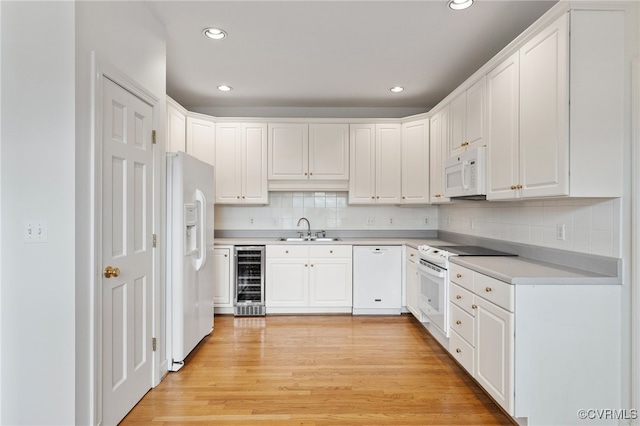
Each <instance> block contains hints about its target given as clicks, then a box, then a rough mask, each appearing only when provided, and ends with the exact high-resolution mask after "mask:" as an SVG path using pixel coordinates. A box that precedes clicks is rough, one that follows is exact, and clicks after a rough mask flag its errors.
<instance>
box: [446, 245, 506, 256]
mask: <svg viewBox="0 0 640 426" xmlns="http://www.w3.org/2000/svg"><path fill="white" fill-rule="evenodd" d="M438 248H439V249H440V250H444V251H448V252H450V253H453V254H457V255H458V256H517V254H513V253H507V252H503V251H497V250H491V249H488V248H484V247H479V246H442V247H438Z"/></svg>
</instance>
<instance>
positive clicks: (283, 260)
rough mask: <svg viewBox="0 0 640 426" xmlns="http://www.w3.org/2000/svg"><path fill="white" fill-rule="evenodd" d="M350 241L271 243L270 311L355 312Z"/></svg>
mask: <svg viewBox="0 0 640 426" xmlns="http://www.w3.org/2000/svg"><path fill="white" fill-rule="evenodd" d="M351 259H352V253H351V246H350V245H323V244H318V245H294V244H291V245H268V246H267V257H266V281H265V283H266V284H265V288H266V300H265V305H266V310H267V313H322V312H343V313H347V312H349V313H350V312H351V305H352V297H353V296H352V260H351Z"/></svg>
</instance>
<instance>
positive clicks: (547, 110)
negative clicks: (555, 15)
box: [520, 16, 569, 197]
mask: <svg viewBox="0 0 640 426" xmlns="http://www.w3.org/2000/svg"><path fill="white" fill-rule="evenodd" d="M568 19H569V18H568V16H563V17H562V18H560V19H559V20H557V21H556V22H554V23H553V24H551V25H550V26H549V27H547V28H545V29H544V30H543V31H541V32H540V33H539V34H538V35H537V36H536V37H534V38H533V39H532V40H531V41H529V42H528V43H526V44H525V45H524V46H523V47H522V48H521V49H520V179H521V181H520V183H521V184H522V196H523V197H545V196H553V195H568V194H569V126H568V123H569V90H568V70H569V67H568V36H567V21H568Z"/></svg>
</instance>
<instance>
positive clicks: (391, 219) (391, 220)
mask: <svg viewBox="0 0 640 426" xmlns="http://www.w3.org/2000/svg"><path fill="white" fill-rule="evenodd" d="M389 225H393V218H392V217H390V218H389Z"/></svg>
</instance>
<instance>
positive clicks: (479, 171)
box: [444, 146, 487, 199]
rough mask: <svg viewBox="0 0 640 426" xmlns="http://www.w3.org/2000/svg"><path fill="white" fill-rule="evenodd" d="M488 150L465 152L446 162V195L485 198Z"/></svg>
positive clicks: (478, 149) (482, 148)
mask: <svg viewBox="0 0 640 426" xmlns="http://www.w3.org/2000/svg"><path fill="white" fill-rule="evenodd" d="M486 194H487V188H486V148H485V147H484V146H482V147H479V148H473V149H470V150H469V151H465V152H463V153H462V154H460V155H456V156H455V157H451V158H449V159H447V160H445V162H444V195H445V197H450V198H471V199H473V198H475V199H482V198H485V197H486Z"/></svg>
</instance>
